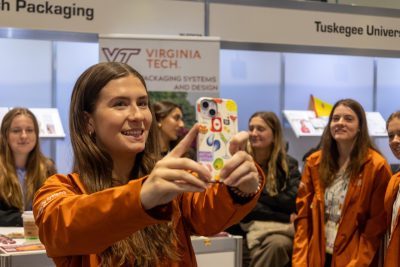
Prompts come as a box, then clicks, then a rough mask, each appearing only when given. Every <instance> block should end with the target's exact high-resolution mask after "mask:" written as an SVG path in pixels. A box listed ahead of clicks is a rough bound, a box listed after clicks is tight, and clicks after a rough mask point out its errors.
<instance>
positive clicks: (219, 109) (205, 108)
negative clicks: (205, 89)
mask: <svg viewBox="0 0 400 267" xmlns="http://www.w3.org/2000/svg"><path fill="white" fill-rule="evenodd" d="M196 119H197V121H198V122H199V123H200V124H201V126H200V131H199V134H198V136H197V161H198V162H200V163H202V164H203V165H204V166H206V167H207V168H208V169H209V170H210V171H211V172H212V181H213V182H219V181H221V179H220V176H219V172H220V170H221V169H222V168H223V166H224V165H225V162H226V160H227V159H229V158H230V157H231V154H230V153H229V142H230V139H231V137H232V136H233V135H235V134H236V133H237V131H238V122H237V105H236V102H235V101H233V100H232V99H223V98H208V97H202V98H199V99H198V100H197V103H196Z"/></svg>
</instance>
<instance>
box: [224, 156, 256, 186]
mask: <svg viewBox="0 0 400 267" xmlns="http://www.w3.org/2000/svg"><path fill="white" fill-rule="evenodd" d="M221 178H223V181H224V183H225V184H226V185H228V186H232V187H237V188H239V190H241V191H242V192H244V193H252V192H255V191H256V190H257V188H258V184H259V177H258V170H257V168H256V166H255V164H254V161H253V159H252V157H251V156H250V155H248V154H247V153H246V152H244V151H239V152H238V153H236V154H235V155H234V156H233V157H232V158H231V159H230V160H229V161H227V163H226V164H225V166H224V168H223V169H222V170H221Z"/></svg>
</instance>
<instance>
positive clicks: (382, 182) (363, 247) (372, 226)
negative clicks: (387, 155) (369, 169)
mask: <svg viewBox="0 0 400 267" xmlns="http://www.w3.org/2000/svg"><path fill="white" fill-rule="evenodd" d="M382 161H383V162H381V164H379V165H378V166H377V167H376V168H375V172H374V173H372V174H371V176H370V178H372V179H374V183H373V189H372V191H371V199H370V200H369V203H370V208H369V210H370V213H369V218H368V220H367V221H366V224H365V227H364V230H363V231H362V233H361V236H360V242H359V248H358V253H357V258H355V259H353V260H352V261H351V262H349V264H348V265H347V266H349V267H357V266H368V265H369V264H370V263H371V261H372V259H373V258H374V256H375V253H376V252H377V250H378V248H379V245H381V243H383V242H381V241H382V238H383V235H384V233H385V231H386V228H387V225H386V223H385V222H386V212H385V210H384V197H385V192H386V188H387V185H388V183H389V179H390V177H391V170H390V167H389V165H388V163H387V162H386V161H385V160H383V159H382Z"/></svg>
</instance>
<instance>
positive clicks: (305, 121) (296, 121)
mask: <svg viewBox="0 0 400 267" xmlns="http://www.w3.org/2000/svg"><path fill="white" fill-rule="evenodd" d="M283 114H284V115H285V117H286V119H287V121H288V122H289V124H290V127H291V128H292V129H293V131H294V133H295V135H296V137H297V138H299V137H301V136H321V135H322V132H323V131H324V128H325V126H326V124H327V122H328V120H327V118H325V117H320V118H317V116H316V115H315V112H314V111H312V110H284V111H283Z"/></svg>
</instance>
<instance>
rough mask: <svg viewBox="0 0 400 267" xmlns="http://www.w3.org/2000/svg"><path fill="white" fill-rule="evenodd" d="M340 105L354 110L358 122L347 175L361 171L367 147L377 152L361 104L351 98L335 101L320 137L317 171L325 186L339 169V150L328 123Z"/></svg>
mask: <svg viewBox="0 0 400 267" xmlns="http://www.w3.org/2000/svg"><path fill="white" fill-rule="evenodd" d="M340 105H342V106H345V107H348V108H350V109H351V110H352V111H354V113H355V114H356V116H357V118H358V122H359V131H358V134H357V136H356V137H355V138H356V139H355V141H354V144H353V148H352V150H351V152H350V160H349V164H348V165H347V168H346V170H345V172H346V173H347V174H348V175H349V177H350V178H353V177H355V176H356V175H357V174H358V173H359V172H360V171H361V166H362V164H363V162H364V160H365V159H366V157H367V154H368V149H373V150H375V151H377V152H378V153H379V151H378V150H377V149H376V147H375V146H374V144H373V143H372V141H371V138H370V136H369V133H368V125H367V119H366V115H365V111H364V108H363V107H362V106H361V104H360V103H358V102H357V101H355V100H353V99H342V100H339V101H338V102H336V103H335V105H334V106H333V108H332V111H331V113H330V114H329V120H328V125H327V126H326V127H325V129H324V132H323V134H322V139H321V150H322V152H321V153H322V155H321V164H320V166H319V173H320V177H321V180H322V181H323V183H324V184H325V186H329V185H330V184H331V183H332V182H333V180H334V179H335V175H336V173H337V172H338V171H339V150H338V147H337V144H336V140H335V139H333V136H332V134H331V130H330V125H331V123H332V116H333V113H334V111H335V109H336V108H337V107H338V106H340Z"/></svg>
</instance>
